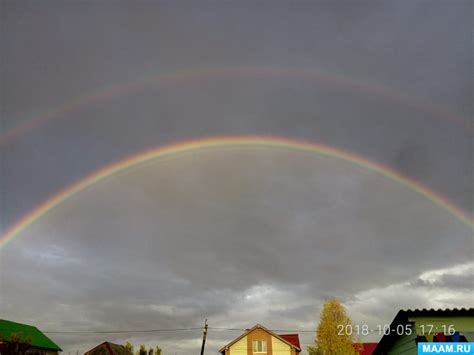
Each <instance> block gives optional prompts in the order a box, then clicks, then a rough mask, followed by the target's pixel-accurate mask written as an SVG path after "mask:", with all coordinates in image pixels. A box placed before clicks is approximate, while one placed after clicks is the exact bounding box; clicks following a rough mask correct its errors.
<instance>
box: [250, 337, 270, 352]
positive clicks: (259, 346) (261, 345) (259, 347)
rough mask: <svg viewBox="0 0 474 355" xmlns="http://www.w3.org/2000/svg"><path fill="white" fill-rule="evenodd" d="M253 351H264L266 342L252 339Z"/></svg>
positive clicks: (265, 350)
mask: <svg viewBox="0 0 474 355" xmlns="http://www.w3.org/2000/svg"><path fill="white" fill-rule="evenodd" d="M253 352H254V353H266V352H267V342H266V341H265V340H254V341H253Z"/></svg>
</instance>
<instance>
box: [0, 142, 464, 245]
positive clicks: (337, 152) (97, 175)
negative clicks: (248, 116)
mask: <svg viewBox="0 0 474 355" xmlns="http://www.w3.org/2000/svg"><path fill="white" fill-rule="evenodd" d="M245 146H247V147H252V146H265V147H270V148H272V147H274V148H286V149H293V150H298V151H307V152H311V153H315V154H320V155H323V156H327V157H331V158H335V159H341V160H344V161H348V162H351V163H353V164H356V165H358V166H361V167H363V168H365V169H368V170H370V171H374V172H377V173H379V174H381V175H383V176H385V177H386V178H388V179H391V180H393V181H395V182H397V183H399V184H401V185H403V186H405V187H406V188H409V189H411V190H413V191H415V192H417V193H418V194H420V195H422V196H423V197H425V198H427V199H429V200H431V201H432V202H433V203H435V204H437V205H439V206H440V207H442V208H444V209H445V210H447V211H448V212H449V213H451V214H452V215H453V216H454V217H456V218H457V219H458V220H460V221H461V222H463V223H465V224H466V225H467V226H468V227H470V228H472V227H473V219H472V217H471V216H470V215H468V214H467V213H466V212H464V211H463V210H461V209H460V208H458V207H457V206H455V205H454V204H453V203H452V202H450V201H449V200H448V199H447V198H445V197H443V196H441V195H440V194H438V193H435V192H433V191H431V190H430V189H428V188H427V187H425V186H423V185H422V184H420V183H419V182H416V181H414V180H412V179H409V178H407V177H404V176H402V175H400V174H399V173H398V172H396V171H394V170H392V169H391V168H388V167H386V166H383V165H381V164H378V163H375V162H372V161H369V160H367V159H364V158H362V157H360V156H357V155H355V154H353V153H350V152H347V151H344V150H341V149H336V148H333V147H330V146H327V145H323V144H315V143H312V142H308V141H302V140H293V139H288V138H281V137H271V136H222V137H210V138H202V139H196V140H189V141H184V142H179V143H175V144H171V145H166V146H160V147H157V148H154V149H150V150H146V151H144V152H141V153H139V154H135V155H133V156H130V157H128V158H125V159H123V160H120V161H118V162H116V163H113V164H110V165H108V166H105V167H104V168H102V169H99V170H98V171H96V172H94V173H92V174H90V175H88V176H87V177H85V178H83V179H81V180H79V181H77V182H76V183H74V184H72V185H70V186H69V187H67V188H65V189H64V190H62V191H61V192H59V193H58V194H56V195H54V196H52V197H51V198H49V199H48V200H46V201H45V202H44V203H42V204H41V205H39V206H38V207H36V208H35V209H33V210H32V211H31V212H29V213H28V214H26V215H25V216H24V217H22V218H21V219H20V220H19V221H18V222H17V223H15V224H14V225H13V226H12V227H10V228H8V229H7V230H6V232H5V233H4V234H3V235H1V236H0V250H1V249H2V248H3V247H5V246H6V245H7V244H8V243H9V242H11V241H12V240H13V239H15V237H17V236H19V235H20V234H21V233H22V232H23V231H24V230H25V229H27V228H28V227H29V226H30V225H31V224H33V223H34V222H36V221H37V220H39V219H40V218H41V217H43V216H44V215H46V214H47V213H48V212H50V211H51V210H53V209H54V208H56V207H58V206H60V205H61V204H62V203H63V202H65V201H66V200H67V199H68V198H70V197H71V196H73V195H75V194H77V193H79V192H80V191H82V190H84V189H86V188H87V187H89V186H91V185H93V184H95V183H97V182H99V181H102V180H104V179H106V178H107V177H109V176H111V175H114V174H116V173H119V172H123V171H125V170H127V169H131V168H133V167H135V166H137V165H139V164H142V163H145V162H149V161H151V160H153V159H157V158H163V157H167V156H171V155H175V154H179V153H184V152H188V151H191V150H197V149H208V148H220V149H222V148H226V147H245Z"/></svg>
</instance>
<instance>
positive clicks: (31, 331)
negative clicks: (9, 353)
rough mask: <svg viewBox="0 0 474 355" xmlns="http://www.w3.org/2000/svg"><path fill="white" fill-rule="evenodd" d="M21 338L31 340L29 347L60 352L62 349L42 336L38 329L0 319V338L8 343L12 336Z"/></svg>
mask: <svg viewBox="0 0 474 355" xmlns="http://www.w3.org/2000/svg"><path fill="white" fill-rule="evenodd" d="M20 333H21V335H22V338H31V343H30V344H31V346H33V347H35V348H39V349H47V350H54V351H61V350H62V349H61V348H60V347H59V346H58V345H56V344H55V343H54V342H53V341H52V340H51V339H49V338H48V337H47V336H46V335H44V334H43V333H42V332H41V331H40V330H39V329H38V328H36V327H34V326H32V325H28V324H23V323H16V322H12V321H9V320H5V319H0V338H1V339H2V340H3V341H5V342H8V341H9V340H10V338H11V335H12V334H20Z"/></svg>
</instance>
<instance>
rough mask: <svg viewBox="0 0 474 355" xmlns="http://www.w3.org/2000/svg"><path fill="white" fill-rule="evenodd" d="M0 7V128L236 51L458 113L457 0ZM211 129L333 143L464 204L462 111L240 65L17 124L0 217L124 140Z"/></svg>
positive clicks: (463, 82)
mask: <svg viewBox="0 0 474 355" xmlns="http://www.w3.org/2000/svg"><path fill="white" fill-rule="evenodd" d="M3 6H4V8H5V11H4V13H5V24H4V25H3V28H4V31H3V35H2V48H3V49H4V50H3V51H2V52H3V53H5V54H6V55H5V58H4V63H5V68H6V69H5V71H4V77H3V79H2V84H3V85H4V87H5V88H8V90H3V92H4V94H3V95H4V99H3V105H2V110H3V114H2V127H3V129H4V130H7V129H9V128H11V127H15V126H16V125H17V124H18V122H19V121H23V120H27V119H29V118H32V117H36V116H38V115H39V114H40V113H42V112H48V111H50V110H52V109H53V108H55V107H58V106H59V105H61V104H63V103H64V102H67V101H70V100H71V98H74V97H78V96H82V95H87V94H89V93H91V92H93V91H96V90H99V89H100V88H103V87H109V86H111V85H115V84H121V83H125V84H126V83H130V82H134V81H137V80H140V79H148V78H150V76H156V75H161V74H163V73H167V74H169V73H173V72H176V71H178V72H179V71H180V70H182V69H188V70H189V69H191V70H192V69H193V68H213V67H222V66H248V65H250V66H262V67H266V66H280V67H289V68H300V69H301V68H306V69H309V70H314V71H316V72H323V73H324V72H326V73H335V74H337V75H341V76H343V77H347V78H353V79H354V81H355V82H359V83H362V87H363V86H364V84H363V83H370V82H373V83H377V84H381V85H386V86H387V87H389V88H390V90H392V91H393V92H395V93H396V92H399V93H402V94H403V95H407V96H408V97H410V98H411V99H413V100H415V101H416V100H419V101H420V102H421V103H422V105H427V106H429V105H430V102H431V103H435V104H436V105H438V106H440V107H444V108H445V109H446V110H447V111H452V112H453V114H454V115H458V116H461V121H462V120H464V121H465V122H468V119H467V118H468V117H470V115H471V114H472V112H471V111H470V110H471V105H470V101H471V97H470V93H471V91H472V81H471V80H470V75H469V73H470V63H471V52H470V47H471V46H470V23H471V19H470V16H469V14H470V12H469V11H468V10H467V9H468V8H469V7H470V6H471V4H470V2H468V1H455V2H452V3H450V4H447V3H445V2H442V1H440V2H435V3H434V2H431V1H428V2H423V1H417V2H414V3H404V4H394V3H392V2H386V3H377V4H375V3H373V2H362V3H361V2H357V3H356V4H354V3H349V2H345V1H343V2H338V3H337V4H332V3H330V2H319V3H317V4H313V5H311V4H303V3H300V4H273V5H271V6H270V5H269V4H255V3H254V4H252V3H242V4H236V3H234V4H221V5H216V4H215V3H214V4H205V3H199V4H198V3H194V4H191V3H188V4H171V3H164V2H160V3H155V4H150V3H137V4H135V5H133V6H131V5H130V4H123V3H120V2H114V3H109V4H105V3H104V4H96V3H92V2H79V3H70V4H64V3H59V2H52V3H51V5H49V6H48V3H46V2H41V3H33V2H16V1H15V2H9V1H7V2H4V5H3ZM421 14H423V16H421ZM463 117H464V118H463ZM467 125H468V123H467ZM222 134H273V135H283V136H290V137H295V138H304V139H309V140H313V141H319V142H322V143H326V144H330V145H333V146H337V147H341V148H343V149H347V150H349V151H353V152H356V153H358V154H360V155H363V156H366V157H368V158H371V159H374V160H376V161H379V162H382V163H385V164H387V165H390V166H392V167H393V168H395V169H397V170H400V172H401V173H403V174H406V175H408V176H411V177H412V178H414V179H416V180H421V181H423V182H424V183H425V184H427V185H428V186H430V187H431V188H433V189H434V190H437V191H440V192H443V193H444V194H445V195H447V196H449V197H450V198H451V199H453V200H454V201H456V202H457V203H458V204H459V205H461V206H462V207H464V208H465V209H467V210H470V209H472V198H471V196H472V193H466V191H471V180H472V164H471V163H472V158H471V153H470V152H471V150H472V149H471V145H470V141H471V138H472V131H470V130H469V129H466V126H465V125H463V124H458V123H456V122H455V121H454V122H452V121H450V119H449V117H444V118H443V117H441V118H440V117H439V116H436V115H435V114H433V113H428V112H424V111H419V110H416V109H414V108H413V107H412V106H410V105H408V106H406V104H403V102H399V101H397V100H395V101H393V100H390V99H388V98H386V97H383V96H380V95H377V94H375V93H373V92H370V91H369V92H365V91H360V90H359V91H354V90H353V89H349V88H345V87H343V86H339V87H338V86H337V85H335V86H331V85H329V86H328V83H327V82H318V81H315V82H307V81H302V80H301V79H299V78H295V79H290V78H287V77H279V76H278V75H277V77H276V78H271V77H265V76H264V77H254V75H247V76H246V75H245V74H244V75H243V77H242V78H240V79H239V78H237V77H223V78H221V79H207V80H198V81H197V82H194V83H186V82H184V83H181V84H179V85H172V86H171V87H170V86H166V87H164V88H161V89H156V90H152V89H145V90H142V91H138V92H134V93H130V94H124V95H121V96H119V97H116V98H112V99H105V100H101V101H100V102H98V103H96V104H94V105H92V107H85V108H83V109H81V110H79V112H70V113H65V114H63V115H62V117H61V119H60V120H58V121H55V122H51V123H50V124H46V125H44V126H42V127H39V128H38V129H36V130H34V131H33V132H31V133H29V134H28V135H25V136H23V137H20V138H19V139H17V140H16V141H14V142H12V143H11V144H9V145H8V146H7V147H6V148H5V149H2V164H3V169H2V181H3V183H2V186H1V188H2V196H4V197H3V201H4V203H5V206H8V208H4V209H3V210H4V213H2V223H3V224H4V226H5V225H7V224H10V223H12V222H13V221H14V220H15V219H18V218H19V217H20V216H21V215H22V214H24V213H25V212H26V211H27V210H29V209H30V208H31V206H32V205H34V204H36V203H39V202H40V201H42V200H44V199H45V198H47V197H48V196H50V195H51V194H53V193H54V192H55V191H57V189H58V188H60V187H64V186H65V185H67V184H69V183H71V182H72V181H74V180H75V179H77V178H80V177H82V176H84V175H86V174H87V173H89V172H90V171H92V170H93V169H96V168H98V167H100V166H103V165H104V164H106V163H107V162H111V161H115V160H117V159H120V158H121V157H123V156H124V155H129V154H131V153H134V152H137V151H141V150H143V149H146V148H149V147H151V146H158V145H161V144H165V143H170V142H173V141H176V140H184V139H188V138H196V137H202V136H210V135H222ZM123 137H127V140H126V142H125V141H124V139H123ZM118 142H120V144H118ZM64 147H67V148H66V149H65V148H64ZM19 162H22V163H19ZM30 176H34V177H35V178H34V180H33V181H32V180H31V179H30V178H29V177H30ZM452 181H455V183H451V182H452Z"/></svg>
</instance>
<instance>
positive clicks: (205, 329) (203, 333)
mask: <svg viewBox="0 0 474 355" xmlns="http://www.w3.org/2000/svg"><path fill="white" fill-rule="evenodd" d="M206 337H207V319H206V321H205V322H204V331H203V332H202V346H201V355H204V346H205V345H206Z"/></svg>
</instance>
